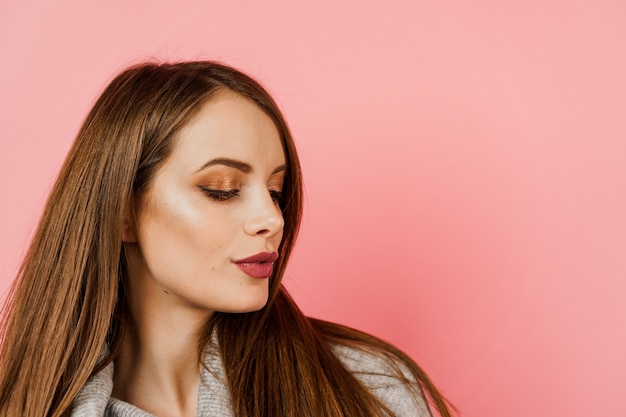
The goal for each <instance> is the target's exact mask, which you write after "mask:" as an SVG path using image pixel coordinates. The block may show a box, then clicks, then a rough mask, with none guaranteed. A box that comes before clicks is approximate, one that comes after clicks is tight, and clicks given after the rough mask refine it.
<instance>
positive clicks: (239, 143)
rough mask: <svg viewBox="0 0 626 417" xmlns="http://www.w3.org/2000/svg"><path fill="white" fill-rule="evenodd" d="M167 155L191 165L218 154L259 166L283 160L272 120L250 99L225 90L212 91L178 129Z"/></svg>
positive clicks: (280, 142) (279, 142)
mask: <svg viewBox="0 0 626 417" xmlns="http://www.w3.org/2000/svg"><path fill="white" fill-rule="evenodd" d="M171 157H172V159H174V160H179V162H184V163H185V165H188V166H195V167H200V166H202V165H203V164H204V163H205V162H206V161H207V160H209V159H212V158H218V157H224V158H233V159H238V160H241V161H243V162H246V163H248V164H250V165H252V166H253V167H254V166H255V165H259V166H260V167H261V168H262V167H263V166H264V165H273V167H275V166H276V165H281V164H284V163H285V153H284V148H283V143H282V139H281V136H280V134H279V132H278V129H277V128H276V125H275V124H274V122H273V121H272V119H271V118H270V117H269V116H268V115H267V114H266V113H265V112H264V111H263V110H262V109H261V108H260V107H259V106H258V105H257V104H255V103H254V102H253V101H251V100H249V99H247V98H245V97H243V96H241V95H239V94H237V93H234V92H232V91H230V90H226V89H224V90H220V91H218V92H216V93H215V94H214V95H213V96H212V97H211V98H210V99H209V100H208V101H207V102H206V103H204V104H203V105H202V107H201V108H200V109H199V111H198V113H197V114H196V115H195V116H194V117H193V118H192V119H191V120H190V121H189V122H188V123H187V124H186V125H185V126H184V127H183V128H182V129H181V130H180V131H179V132H178V134H177V136H176V138H175V142H174V149H173V151H172V155H171ZM181 160H183V161H181Z"/></svg>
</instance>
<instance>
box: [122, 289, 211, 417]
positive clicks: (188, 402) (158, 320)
mask: <svg viewBox="0 0 626 417" xmlns="http://www.w3.org/2000/svg"><path fill="white" fill-rule="evenodd" d="M129 290H130V291H129V294H128V299H127V302H128V305H129V311H130V323H129V326H127V329H126V332H125V334H124V336H123V339H122V346H121V349H120V353H119V355H118V356H117V357H116V358H115V372H114V376H113V396H114V397H115V398H118V399H120V400H123V401H126V402H128V403H130V404H133V405H135V406H137V407H139V408H141V409H143V410H145V411H148V412H151V413H153V414H155V415H159V416H173V417H174V416H175V417H185V416H195V415H196V412H197V400H198V386H199V381H200V360H201V358H199V357H198V346H199V343H200V338H201V336H202V333H203V329H204V328H205V326H206V323H207V322H208V320H209V319H210V313H207V312H206V311H198V310H194V309H190V308H182V307H180V306H178V307H176V306H172V305H169V306H166V305H164V304H163V303H147V302H145V301H142V300H155V299H157V300H158V297H149V296H147V295H148V294H146V291H147V292H149V291H151V289H150V288H130V289H129ZM157 291H158V290H157ZM133 294H141V296H140V297H133Z"/></svg>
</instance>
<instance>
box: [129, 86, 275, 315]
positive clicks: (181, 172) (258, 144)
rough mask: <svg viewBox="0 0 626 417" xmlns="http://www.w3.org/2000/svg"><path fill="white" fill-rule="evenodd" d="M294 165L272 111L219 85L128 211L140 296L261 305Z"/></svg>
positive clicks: (237, 307) (133, 275) (190, 303)
mask: <svg viewBox="0 0 626 417" xmlns="http://www.w3.org/2000/svg"><path fill="white" fill-rule="evenodd" d="M286 169H287V167H286V162H285V154H284V150H283V146H282V142H281V138H280V136H279V134H278V131H277V129H276V127H275V125H274V123H273V122H272V120H271V119H270V118H269V117H268V116H267V115H266V114H265V113H264V112H263V111H262V110H261V109H260V108H259V107H257V106H256V105H255V104H254V103H252V102H251V101H249V100H247V99H245V98H243V97H242V96H240V95H237V94H235V93H233V92H230V91H228V90H223V91H220V92H218V93H216V94H215V95H214V96H213V97H212V98H211V99H210V100H209V101H208V102H207V103H206V104H205V105H204V106H203V107H202V109H201V110H200V112H199V113H198V114H197V115H196V116H195V117H194V118H193V119H192V120H191V121H190V122H189V123H188V124H187V125H186V126H185V127H184V128H183V129H182V130H181V131H180V133H179V135H178V137H177V138H176V141H175V147H174V149H173V151H172V154H171V155H170V157H169V158H168V159H167V160H166V161H165V162H164V163H163V165H162V166H160V167H159V169H158V171H157V173H156V175H155V177H154V178H153V180H152V183H151V185H150V187H149V189H148V191H147V192H145V193H144V194H142V195H141V196H140V197H138V199H137V201H136V202H135V215H134V218H132V216H130V215H129V218H130V219H129V220H128V221H127V225H126V227H125V232H124V238H125V241H126V242H127V243H130V244H127V245H126V248H127V259H128V263H129V275H130V276H129V283H130V287H131V288H130V290H131V293H130V296H131V298H132V300H133V301H132V302H141V303H147V304H151V305H154V306H159V308H167V307H182V308H186V309H194V310H197V309H199V310H203V311H208V312H212V311H222V312H247V311H255V310H258V309H260V308H262V307H263V306H264V305H265V303H266V302H267V298H268V289H269V288H268V281H269V278H268V277H269V276H270V274H271V272H272V262H273V261H275V259H276V256H277V250H278V247H279V245H280V242H281V239H282V236H283V225H284V222H283V217H282V213H281V210H280V207H279V201H278V200H279V196H280V193H281V191H282V187H283V182H284V179H285V175H286ZM138 300H141V301H138Z"/></svg>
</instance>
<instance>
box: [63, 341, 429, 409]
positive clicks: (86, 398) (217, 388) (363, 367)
mask: <svg viewBox="0 0 626 417" xmlns="http://www.w3.org/2000/svg"><path fill="white" fill-rule="evenodd" d="M333 351H334V353H335V355H337V357H338V358H339V359H340V360H341V361H342V362H343V364H344V365H345V366H346V367H347V368H348V369H349V370H351V371H352V372H353V373H354V375H355V376H356V377H357V378H358V379H359V380H360V381H361V382H362V383H363V384H364V385H365V386H366V387H367V388H369V389H370V390H371V391H372V393H373V394H374V395H376V396H377V397H378V398H379V399H380V400H381V401H382V402H383V403H384V404H385V405H386V406H387V407H389V409H390V410H392V411H393V412H394V413H395V414H396V416H397V417H429V416H430V415H431V414H430V412H429V411H428V408H427V406H426V405H425V403H424V400H423V399H420V401H418V402H416V401H415V400H414V399H413V397H412V396H411V394H410V393H409V392H408V391H407V389H406V388H405V387H404V385H403V384H402V383H401V382H400V381H399V380H398V379H397V378H395V377H393V376H387V375H393V374H394V372H393V370H392V368H391V366H390V365H389V363H388V362H386V361H385V360H384V359H382V358H380V357H379V356H377V355H375V354H373V353H367V352H363V351H360V350H356V349H351V348H347V347H345V346H334V347H333ZM205 362H206V365H207V368H208V369H210V370H211V372H209V371H207V370H206V369H204V368H202V373H201V383H200V387H199V391H198V416H202V417H233V413H232V410H231V406H230V399H229V394H228V389H227V387H226V385H225V383H224V367H223V365H222V362H221V359H220V357H219V355H217V354H214V353H213V354H211V353H210V354H208V355H207V357H206V359H205ZM112 389H113V364H112V363H111V364H109V366H107V367H106V368H105V369H103V370H102V371H101V372H100V373H98V374H97V375H94V376H93V377H91V378H90V379H89V381H87V383H86V384H85V386H84V387H83V389H82V390H81V392H80V393H79V395H78V396H77V397H76V400H75V401H74V404H73V406H72V413H71V416H72V417H154V416H153V415H152V414H150V413H148V412H146V411H143V410H141V409H139V408H137V407H135V406H133V405H131V404H129V403H126V402H124V401H120V400H118V399H116V398H112V397H111V391H112Z"/></svg>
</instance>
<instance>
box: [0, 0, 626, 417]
mask: <svg viewBox="0 0 626 417" xmlns="http://www.w3.org/2000/svg"><path fill="white" fill-rule="evenodd" d="M86 3H88V2H85V1H78V0H72V1H70V0H65V1H61V0H57V1H44V0H40V1H34V0H29V1H22V0H8V1H7V0H3V1H2V5H1V6H0V53H1V56H2V58H1V59H2V61H1V62H2V69H1V70H0V71H1V72H0V74H1V77H0V92H1V93H0V118H1V119H0V140H1V141H2V142H1V143H2V146H1V147H0V195H1V196H2V204H1V205H0V277H1V278H0V287H1V288H0V289H5V288H6V287H7V285H8V284H9V282H10V281H11V280H12V278H13V276H14V273H15V270H16V268H17V265H18V262H19V259H20V257H21V256H22V254H23V252H24V250H25V248H26V247H27V242H28V239H29V236H30V234H31V232H32V230H33V228H34V224H35V223H36V221H37V218H38V216H39V214H40V211H41V208H42V205H43V203H44V201H45V196H46V194H47V192H48V190H49V187H50V185H51V183H52V181H53V179H54V176H55V175H56V172H57V170H58V169H59V167H60V165H61V162H62V160H63V158H64V156H65V154H66V152H67V150H68V148H69V146H70V143H71V142H72V140H73V137H74V135H75V134H76V132H77V130H78V127H79V125H80V123H81V121H82V119H83V117H84V115H85V114H86V112H87V110H88V108H89V107H90V105H91V103H92V102H93V100H94V99H95V97H96V96H97V94H98V93H99V91H101V89H102V88H103V86H104V85H105V83H106V81H107V80H109V79H110V77H111V76H112V75H113V74H114V73H116V72H117V71H118V70H119V69H120V68H122V67H124V66H126V65H127V64H130V63H134V62H137V61H138V60H141V59H144V58H149V57H160V58H165V59H178V58H198V57H202V58H214V59H220V60H223V61H226V62H228V63H230V64H233V65H235V66H238V67H240V68H242V69H244V70H246V71H249V72H250V73H252V74H254V75H256V76H257V77H258V78H260V79H261V80H263V81H264V83H265V84H266V85H267V86H268V88H269V89H270V90H271V91H272V92H273V94H274V95H275V97H276V98H277V100H278V101H279V102H280V104H281V106H282V107H283V109H284V111H285V113H286V115H287V119H288V120H289V121H290V124H291V126H292V128H293V131H294V134H295V136H296V138H297V142H298V145H299V149H300V154H301V157H302V163H303V168H304V172H305V182H306V195H307V202H306V217H305V220H304V228H303V231H302V234H301V238H300V241H299V244H298V246H297V251H296V254H295V259H294V261H293V263H292V265H291V267H290V269H289V270H288V274H287V278H286V282H287V285H288V287H289V288H290V289H291V291H292V293H293V294H294V296H295V297H296V298H297V300H299V302H300V305H301V306H302V308H303V309H304V310H305V312H307V313H308V314H310V315H313V316H317V317H322V318H325V319H329V320H333V321H338V322H342V323H346V324H349V325H352V326H355V327H358V328H361V329H364V330H367V331H370V332H372V333H375V334H377V335H379V336H382V337H384V338H386V339H387V340H389V341H392V342H393V343H395V344H397V345H398V346H399V347H401V348H403V349H404V350H406V351H407V352H408V353H409V354H411V355H412V356H413V357H414V358H415V359H416V360H417V361H418V362H419V363H420V364H422V365H423V367H424V368H425V369H426V370H427V371H428V372H429V373H430V374H431V376H432V377H433V379H434V380H435V381H436V382H437V383H438V384H439V386H440V387H441V388H442V389H443V391H444V392H445V393H446V394H447V395H448V396H449V397H450V398H451V399H452V400H453V402H454V403H455V404H456V405H457V406H458V408H459V409H460V410H461V411H462V415H463V416H468V417H469V416H472V417H473V416H476V417H496V416H497V417H500V416H508V417H522V416H569V417H583V416H590V415H613V416H624V415H626V402H625V401H624V389H625V388H626V354H625V352H626V324H625V319H626V303H625V302H624V295H625V293H626V280H625V278H626V253H625V252H626V220H625V217H624V214H625V213H626V145H625V143H626V3H624V2H623V1H609V0H600V1H594V2H590V1H557V0H547V1H546V0H543V1H540V0H532V1H521V0H520V1H495V0H491V1H487V0H482V1H464V0H451V1H439V2H434V1H426V0H417V1H416V0H405V1H390V2H360V1H359V2H357V1H352V2H335V1H316V2H295V1H281V2H244V1H212V2H210V1H206V0H203V1H197V2H186V3H185V2H180V4H177V3H179V2H174V1H155V0H142V1H122V0H116V1H108V2H99V3H100V4H99V5H86ZM93 3H95V2H93ZM105 4H106V5H105Z"/></svg>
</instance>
